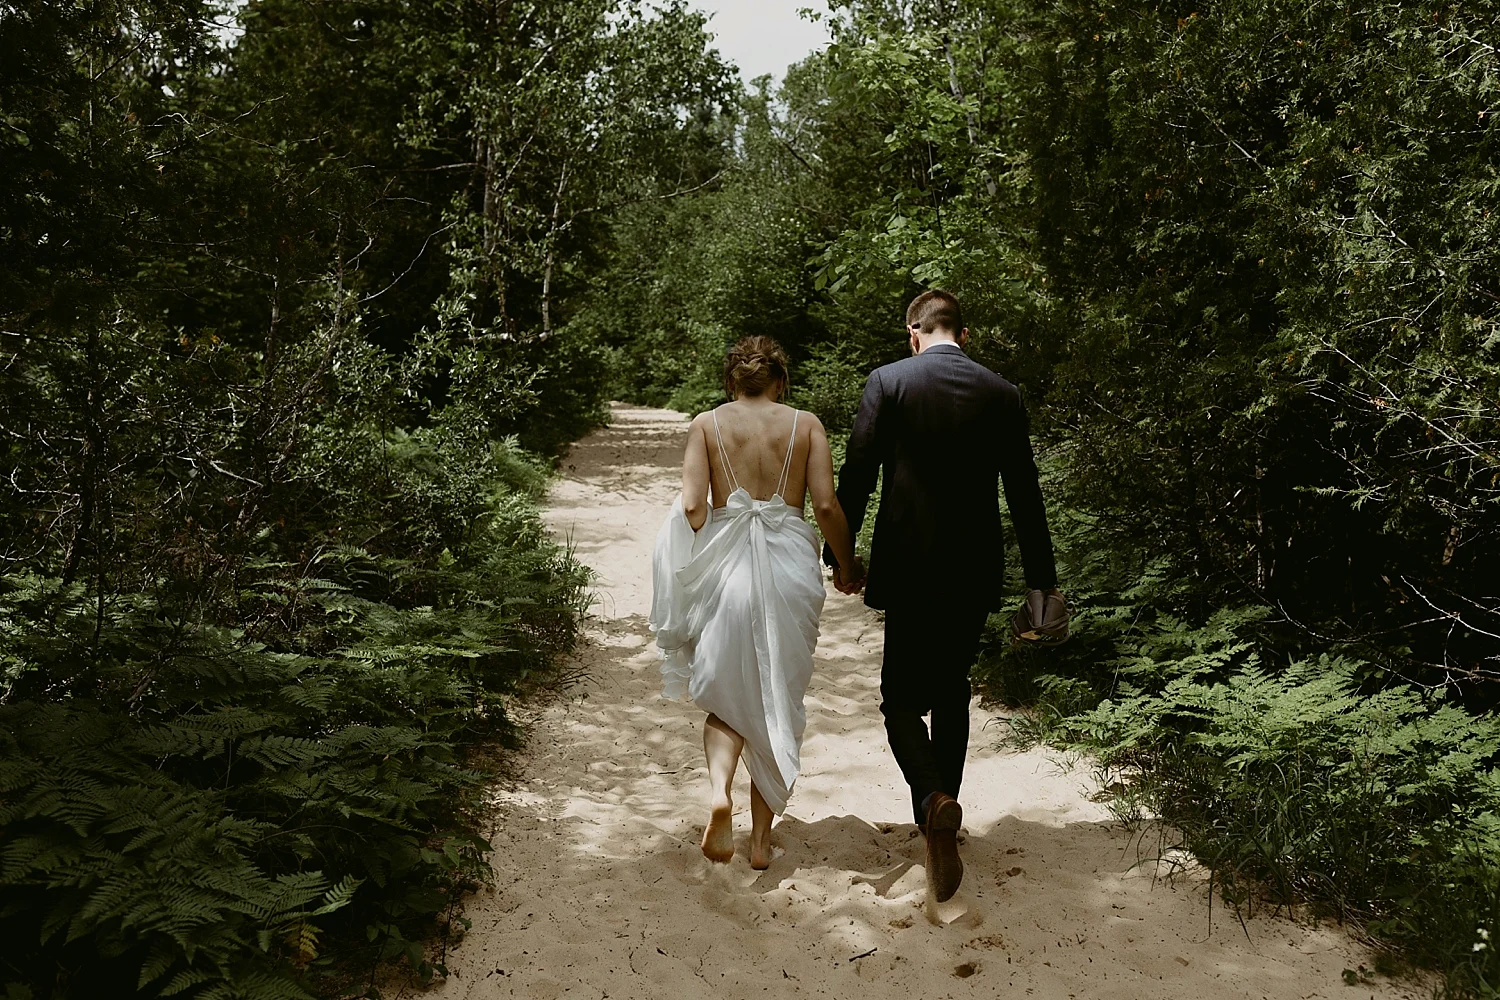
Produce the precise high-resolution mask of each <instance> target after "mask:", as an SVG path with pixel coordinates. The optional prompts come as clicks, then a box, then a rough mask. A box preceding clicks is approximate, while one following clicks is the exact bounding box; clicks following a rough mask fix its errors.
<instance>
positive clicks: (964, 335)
mask: <svg viewBox="0 0 1500 1000" xmlns="http://www.w3.org/2000/svg"><path fill="white" fill-rule="evenodd" d="M968 343H969V328H968V327H964V328H963V329H962V330H960V331H958V346H959V347H964V346H965V345H967V344H968Z"/></svg>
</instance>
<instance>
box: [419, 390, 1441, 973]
mask: <svg viewBox="0 0 1500 1000" xmlns="http://www.w3.org/2000/svg"><path fill="white" fill-rule="evenodd" d="M613 418H614V419H613V424H612V425H611V426H610V427H608V428H605V429H603V430H600V431H598V432H596V433H594V434H592V435H590V436H589V437H588V438H586V439H584V440H583V441H581V442H580V443H579V444H578V445H577V446H576V447H575V448H574V450H573V451H572V453H571V455H570V457H569V458H568V460H567V461H566V462H565V463H564V466H563V478H562V479H561V480H560V481H559V482H558V483H557V484H556V486H555V488H554V489H553V491H552V494H551V499H550V509H549V511H548V513H547V520H548V523H549V524H550V526H551V527H552V529H553V530H554V531H555V532H556V533H557V535H558V537H559V538H565V539H571V541H572V544H573V545H574V546H575V549H576V551H577V554H578V556H579V558H581V559H582V560H583V561H584V562H586V563H587V564H589V565H590V566H592V567H593V568H594V569H595V570H596V572H597V574H598V584H597V585H598V590H599V603H598V604H597V605H596V607H595V615H596V617H595V619H594V622H593V628H592V631H591V632H590V635H589V642H588V645H587V646H586V648H584V649H583V651H582V652H581V653H580V654H579V659H580V661H581V662H580V665H581V666H582V667H583V668H584V669H586V670H587V672H588V677H587V679H586V680H584V681H583V682H582V683H580V684H579V685H578V686H577V687H576V688H574V689H572V690H571V691H570V692H569V694H568V695H566V696H564V697H561V698H559V699H557V700H556V701H555V702H553V703H551V704H549V705H547V706H545V707H543V708H541V709H539V710H538V711H537V712H536V713H535V715H534V717H532V718H531V719H530V720H529V735H528V740H527V749H526V750H525V751H523V760H522V762H521V763H520V764H519V771H518V773H520V774H521V775H522V777H521V778H520V779H519V780H518V781H517V782H516V783H514V784H513V785H511V786H508V787H503V788H500V789H497V791H496V801H497V818H496V827H495V833H494V844H495V855H494V858H493V863H494V867H495V887H494V889H493V890H488V891H485V892H481V893H480V894H479V895H478V896H476V897H475V898H474V899H472V900H471V901H470V903H469V906H468V909H467V916H468V917H469V918H470V919H471V920H472V921H473V928H472V930H471V931H470V932H469V933H468V935H467V937H466V938H465V939H464V940H463V941H462V942H461V943H460V944H459V945H458V946H457V948H456V949H455V950H454V951H453V952H452V953H451V954H450V955H449V959H448V962H449V967H450V969H451V970H452V973H451V975H450V977H449V978H448V979H447V980H446V981H445V982H443V983H442V984H441V985H439V986H437V987H434V988H433V989H432V990H431V995H436V996H438V997H441V998H444V1000H448V998H454V1000H457V998H475V1000H481V998H491V997H512V996H514V997H535V998H552V997H588V998H601V997H612V998H666V1000H691V998H697V997H709V996H713V997H723V998H731V1000H732V998H748V997H768V996H769V997H783V996H785V997H793V996H815V995H826V996H831V997H835V998H846V997H847V998H850V1000H880V998H899V1000H913V998H923V1000H928V998H937V997H985V998H989V997H996V996H1006V997H1011V996H1014V997H1037V998H1042V1000H1051V998H1059V1000H1061V998H1068V997H1079V998H1099V1000H1116V998H1119V1000H1124V998H1130V1000H1134V998H1155V997H1164V998H1180V1000H1199V998H1220V997H1223V998H1231V997H1233V998H1250V1000H1260V998H1269V1000H1283V998H1284V1000H1305V998H1310V997H1340V998H1348V1000H1364V998H1365V997H1367V996H1368V997H1377V996H1378V997H1405V996H1416V995H1419V994H1418V992H1417V991H1416V990H1415V989H1412V988H1403V987H1402V986H1400V985H1398V984H1391V983H1387V982H1381V983H1380V984H1379V985H1375V986H1371V985H1363V986H1359V987H1354V988H1351V987H1348V986H1345V985H1344V983H1343V981H1342V979H1341V972H1342V970H1344V969H1346V968H1358V967H1359V966H1360V965H1361V964H1362V963H1363V964H1365V965H1370V964H1372V963H1371V961H1370V958H1369V956H1368V954H1367V953H1365V952H1364V951H1363V950H1362V949H1361V948H1360V947H1359V946H1358V945H1357V944H1356V943H1354V942H1352V941H1351V940H1350V939H1349V938H1348V937H1347V936H1346V935H1345V934H1344V933H1342V932H1341V931H1339V930H1337V929H1331V928H1326V927H1325V928H1322V929H1313V928H1309V927H1305V926H1299V925H1296V924H1293V923H1290V922H1288V921H1285V920H1277V919H1259V918H1257V919H1254V920H1251V921H1249V923H1248V936H1247V932H1246V931H1245V930H1242V929H1241V927H1240V925H1239V923H1238V922H1237V921H1236V920H1235V919H1234V918H1233V916H1232V915H1231V914H1229V913H1226V912H1225V911H1224V910H1223V909H1222V908H1221V907H1219V906H1217V905H1216V906H1215V907H1214V909H1213V913H1212V916H1213V919H1212V924H1211V927H1210V919H1209V917H1210V911H1209V908H1208V904H1207V897H1206V895H1205V893H1204V891H1203V888H1202V886H1201V884H1200V883H1191V884H1186V885H1184V884H1181V881H1179V884H1177V885H1176V886H1173V885H1170V884H1168V883H1166V882H1164V881H1161V880H1154V881H1153V879H1152V877H1151V875H1150V872H1149V870H1148V869H1147V868H1146V867H1145V866H1141V867H1137V868H1135V869H1134V870H1132V863H1133V862H1134V861H1136V859H1137V857H1138V853H1137V848H1136V845H1135V844H1134V842H1133V841H1131V839H1130V838H1129V836H1128V835H1127V834H1126V833H1125V832H1124V831H1121V830H1117V829H1111V828H1110V826H1109V825H1107V822H1106V821H1107V820H1108V819H1109V815H1108V813H1107V811H1106V809H1105V808H1104V807H1103V806H1102V805H1098V804H1095V803H1093V802H1091V801H1090V800H1089V798H1088V792H1089V789H1088V788H1087V787H1086V783H1087V779H1086V777H1085V773H1086V769H1084V770H1081V771H1077V772H1073V773H1067V772H1064V771H1063V770H1062V769H1061V768H1060V767H1059V766H1058V765H1057V764H1056V763H1055V762H1054V761H1053V760H1051V759H1050V758H1049V757H1048V756H1047V755H1046V754H1044V753H1041V752H1037V753H1027V754H1017V753H1010V752H997V751H995V750H993V749H991V747H990V745H991V744H992V743H994V742H995V740H996V738H997V736H998V732H997V725H995V724H992V725H989V726H988V727H986V723H989V722H993V720H994V719H995V716H993V715H992V714H990V713H987V712H984V711H982V710H980V709H979V708H978V707H977V706H976V708H975V723H976V724H975V726H974V740H973V747H972V752H971V756H970V762H969V770H968V774H967V777H966V781H965V785H964V796H963V800H964V804H965V810H966V819H967V823H966V831H967V836H966V843H964V845H963V847H962V848H961V850H962V852H963V858H964V863H965V865H966V872H967V874H966V876H965V878H964V884H963V888H962V889H961V890H960V893H959V895H958V896H957V897H955V899H953V900H951V901H950V902H948V903H946V904H943V905H942V906H933V905H931V904H929V903H928V902H927V899H928V897H927V894H926V889H925V886H926V882H925V877H924V873H923V868H922V865H923V847H922V840H921V838H920V837H918V836H917V835H916V830H915V827H914V826H912V824H911V823H910V821H909V820H910V816H909V812H908V810H909V805H908V802H907V798H906V791H905V786H904V785H903V784H902V783H901V776H900V772H899V771H898V770H897V769H896V765H895V763H894V761H893V760H892V759H891V757H890V754H889V751H888V750H887V748H886V745H885V731H884V728H883V726H882V724H881V720H880V714H879V712H878V710H877V704H878V701H879V698H878V692H877V686H878V676H879V664H880V649H881V641H882V639H881V635H882V633H881V627H880V624H879V621H878V618H877V617H876V615H875V613H874V612H871V611H869V610H868V609H866V608H865V607H864V606H863V604H861V603H860V602H859V600H858V599H857V598H847V597H843V596H841V595H839V594H838V593H837V592H836V591H834V590H833V589H832V586H831V585H830V586H829V598H828V605H827V610H826V611H825V613H824V618H823V633H822V639H821V641H820V643H819V647H818V659H817V666H816V673H815V676H814V679H813V683H812V688H811V690H810V692H809V695H808V700H807V707H808V717H809V718H808V729H807V739H806V744H805V747H804V750H803V761H804V766H805V772H804V774H803V775H802V778H801V780H800V781H799V782H798V783H797V786H796V789H795V791H794V793H793V795H792V800H791V805H790V807H789V808H788V810H787V814H786V816H785V817H784V818H783V819H782V820H781V821H780V822H779V824H778V825H777V827H776V830H775V834H774V839H775V843H776V846H777V847H778V849H779V850H778V856H777V858H776V860H775V861H774V863H773V864H772V865H771V868H770V870H768V871H766V872H761V873H758V872H755V871H752V870H751V869H750V867H749V865H748V863H747V862H746V860H745V854H744V852H745V842H746V837H747V831H748V827H749V816H748V812H744V813H743V814H742V815H739V816H737V817H736V823H737V836H736V844H737V847H738V851H739V853H737V854H736V856H735V859H734V861H733V862H732V863H731V864H729V865H727V866H714V865H711V864H710V863H709V862H708V861H706V860H705V859H704V858H703V857H702V855H701V854H700V853H699V851H698V839H699V837H700V835H701V832H702V825H701V824H702V822H703V820H704V819H705V816H706V811H707V810H706V807H705V805H704V802H705V798H706V777H705V773H704V770H703V759H702V749H701V743H700V739H701V738H700V725H701V722H702V716H701V714H700V713H699V712H698V711H697V710H696V709H694V708H693V707H692V706H691V705H686V704H679V703H675V702H667V701H664V700H662V699H661V698H660V697H659V693H658V692H659V685H658V678H659V674H658V672H657V658H656V656H655V654H654V652H653V650H652V647H651V646H650V645H649V642H648V636H647V633H646V615H647V612H648V610H649V606H650V572H651V570H650V550H651V546H652V543H653V542H654V540H655V536H656V531H657V528H658V526H659V525H660V523H661V521H662V519H663V517H664V516H665V514H666V512H667V510H668V508H669V506H670V504H671V501H672V498H673V496H674V495H675V491H676V490H677V488H678V470H679V467H680V461H681V451H680V450H681V447H682V440H683V438H682V435H683V432H684V430H685V427H686V424H685V421H684V418H683V417H682V416H681V415H680V414H676V413H671V412H667V411H662V410H651V409H644V408H639V407H631V406H623V405H616V406H615V407H614V410H613ZM1064 582H1065V583H1066V581H1064ZM743 775H744V772H743V769H741V784H740V786H739V788H738V791H737V793H736V803H735V804H736V809H737V810H748V805H749V795H748V788H747V787H746V786H745V785H744V778H743ZM857 956H863V957H857Z"/></svg>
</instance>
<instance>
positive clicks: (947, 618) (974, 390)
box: [823, 291, 1060, 901]
mask: <svg viewBox="0 0 1500 1000" xmlns="http://www.w3.org/2000/svg"><path fill="white" fill-rule="evenodd" d="M906 330H907V334H908V335H909V337H910V338H911V350H912V355H913V356H912V357H910V358H907V359H906V360H904V361H897V362H896V363H895V364H890V365H886V366H885V367H883V368H877V369H876V370H875V371H874V372H872V373H871V374H870V378H869V381H868V382H866V383H865V394H864V398H863V399H861V400H860V404H859V414H858V416H857V417H855V420H854V430H853V433H852V434H851V435H850V437H849V447H848V452H847V456H846V458H845V460H844V467H843V469H842V471H841V472H840V473H839V485H838V498H839V503H840V504H841V505H842V506H843V508H844V513H845V515H846V516H847V517H848V519H849V528H850V530H851V531H853V532H854V533H855V534H856V535H858V533H859V529H860V525H861V524H862V523H863V521H864V516H865V506H866V504H867V503H868V502H869V498H870V493H871V492H872V491H873V490H874V489H875V480H876V476H877V474H878V473H879V472H880V471H881V469H882V467H883V468H884V470H885V476H884V480H883V482H882V486H881V490H880V508H879V513H878V514H877V515H876V517H875V537H874V540H873V542H872V544H871V547H870V570H869V576H868V579H867V580H866V581H865V582H864V586H865V603H866V604H868V605H869V606H870V607H872V608H880V609H884V611H885V660H884V662H883V663H882V665H881V670H880V697H881V703H880V711H881V714H882V715H884V716H885V730H886V735H887V737H888V738H889V740H890V744H891V752H892V753H893V754H894V755H895V757H896V763H897V764H899V765H900V767H901V773H902V774H903V775H904V776H905V777H906V783H907V784H908V785H910V786H911V801H912V810H913V813H914V814H915V816H916V821H917V825H918V826H920V827H921V828H922V830H923V832H924V833H926V835H927V878H928V882H929V884H930V885H931V886H932V889H933V891H934V893H935V894H936V896H937V898H938V900H939V901H942V900H946V899H948V898H949V897H951V896H952V895H953V894H954V893H955V892H956V891H957V890H958V884H959V882H960V881H961V880H962V879H963V862H962V861H961V860H959V857H958V843H957V835H958V829H959V826H960V824H961V823H962V822H963V809H962V807H961V806H960V805H959V804H958V801H957V800H958V790H959V784H960V782H961V781H962V780H963V773H964V757H965V755H966V753H967V751H968V745H969V693H970V692H969V666H970V665H971V664H972V663H973V662H974V659H975V657H976V655H977V654H978V649H979V635H980V631H981V630H982V629H983V627H984V623H985V619H986V618H987V617H988V616H989V613H990V612H991V611H992V610H994V609H995V608H997V607H999V606H1000V603H1001V601H1002V600H1003V598H1004V580H1005V566H1004V559H1005V537H1004V532H1003V529H1002V528H1001V524H1000V503H999V491H998V490H997V489H996V479H997V478H998V479H999V480H1000V482H1002V483H1003V484H1004V486H1005V500H1006V503H1007V504H1008V505H1009V507H1010V513H1011V518H1012V520H1013V521H1014V523H1015V529H1016V536H1017V539H1018V540H1019V542H1020V546H1021V562H1022V565H1023V567H1024V569H1025V572H1026V584H1027V586H1028V587H1029V588H1032V589H1034V590H1046V591H1048V593H1049V594H1051V595H1054V596H1058V597H1059V598H1060V595H1058V594H1057V590H1056V586H1057V570H1056V568H1055V566H1054V564H1053V557H1052V538H1051V535H1050V534H1049V533H1048V531H1047V513H1046V510H1045V508H1044V507H1043V505H1042V490H1041V486H1040V484H1039V482H1038V480H1037V469H1036V462H1035V461H1034V460H1033V459H1032V454H1031V439H1030V437H1029V436H1028V433H1027V425H1026V408H1025V406H1024V405H1023V404H1022V402H1021V393H1020V390H1018V389H1017V388H1016V387H1015V386H1013V385H1011V384H1010V383H1009V382H1007V381H1006V380H1005V379H1003V378H1001V377H1000V376H999V375H996V374H995V373H994V372H992V371H990V370H989V369H988V368H986V367H984V366H983V365H981V364H979V363H978V362H976V361H973V360H971V359H970V358H969V356H968V355H967V354H965V353H964V350H963V348H964V345H965V344H966V343H967V342H968V339H969V331H968V330H967V329H966V328H965V327H964V325H963V318H962V315H961V313H960V312H959V306H958V300H957V299H955V298H954V297H953V296H952V295H950V294H949V293H947V292H943V291H928V292H923V293H922V294H921V295H919V296H917V297H916V299H914V300H913V301H912V303H911V305H910V306H908V307H907V310H906ZM823 558H824V561H825V562H827V563H828V564H829V565H830V566H833V567H834V585H835V586H836V587H838V589H839V590H840V591H842V592H844V593H854V592H855V591H857V590H858V589H859V587H860V584H861V581H860V577H861V576H862V575H863V568H862V567H861V566H859V565H858V562H857V560H856V565H854V566H852V567H843V566H838V565H837V563H836V560H835V559H834V557H833V553H832V551H831V550H830V549H829V548H827V547H826V546H825V547H824V550H823ZM928 712H931V713H932V729H931V731H930V732H929V731H928V727H927V724H926V722H924V721H923V716H924V715H926V714H927V713H928Z"/></svg>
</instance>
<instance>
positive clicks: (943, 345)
mask: <svg viewBox="0 0 1500 1000" xmlns="http://www.w3.org/2000/svg"><path fill="white" fill-rule="evenodd" d="M932 351H956V352H957V353H959V354H963V353H964V349H963V348H962V347H959V346H958V345H957V344H954V343H950V342H949V341H946V340H942V341H938V342H937V343H936V344H933V345H932V346H931V347H929V348H927V350H925V351H923V352H922V354H928V353H931V352H932ZM920 356H921V355H918V357H920Z"/></svg>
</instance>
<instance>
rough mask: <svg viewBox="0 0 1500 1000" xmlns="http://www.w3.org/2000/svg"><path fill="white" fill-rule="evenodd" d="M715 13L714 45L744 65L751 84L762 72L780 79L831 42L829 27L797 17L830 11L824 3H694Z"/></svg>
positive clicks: (782, 0)
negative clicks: (808, 12)
mask: <svg viewBox="0 0 1500 1000" xmlns="http://www.w3.org/2000/svg"><path fill="white" fill-rule="evenodd" d="M689 2H690V3H691V5H692V6H694V7H697V8H698V9H699V10H701V11H703V12H705V13H707V14H712V15H713V17H712V18H710V19H709V22H708V30H709V31H711V32H713V34H714V36H715V37H714V42H713V44H714V47H715V48H716V49H718V50H719V51H720V52H721V53H723V55H724V57H725V58H726V59H728V60H729V61H730V62H732V63H734V64H735V65H737V66H739V68H740V76H741V77H743V78H744V80H745V81H746V82H747V83H748V82H749V81H751V80H753V79H755V78H756V77H757V76H760V75H761V74H762V73H770V74H772V75H773V76H775V77H776V79H777V80H780V79H781V77H782V75H783V74H784V73H785V72H786V68H787V66H789V65H791V64H792V63H794V62H797V61H798V60H799V59H801V58H802V57H803V56H806V55H807V54H808V53H809V52H811V51H812V50H813V49H818V48H822V47H823V46H824V45H826V44H827V43H828V29H827V28H826V27H825V26H824V25H822V24H813V23H812V22H810V21H806V20H804V19H802V18H801V17H798V16H797V10H798V8H801V7H811V8H812V9H813V10H817V11H826V10H827V9H828V8H827V4H826V3H824V2H823V0H689Z"/></svg>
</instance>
